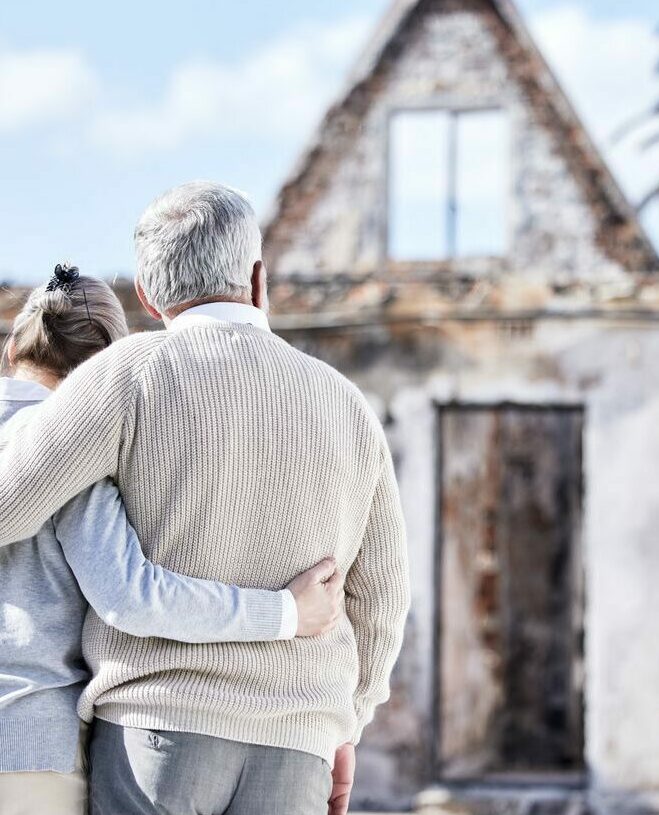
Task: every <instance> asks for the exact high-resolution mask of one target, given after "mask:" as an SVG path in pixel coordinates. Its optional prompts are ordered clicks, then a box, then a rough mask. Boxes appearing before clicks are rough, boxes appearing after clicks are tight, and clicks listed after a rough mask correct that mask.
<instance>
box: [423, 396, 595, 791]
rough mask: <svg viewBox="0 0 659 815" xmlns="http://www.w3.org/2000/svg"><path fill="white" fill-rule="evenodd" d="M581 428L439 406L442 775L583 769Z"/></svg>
mask: <svg viewBox="0 0 659 815" xmlns="http://www.w3.org/2000/svg"><path fill="white" fill-rule="evenodd" d="M583 422H584V415H583V411H582V410H581V409H580V408H567V407H562V406H559V407H535V406H528V407H527V406H513V405H501V406H496V407H481V406H465V405H454V406H453V405H452V406H446V407H442V408H440V409H439V418H438V423H439V428H438V431H439V446H438V447H439V460H438V468H439V479H438V483H439V496H438V509H439V513H438V515H439V528H438V538H439V541H438V544H439V545H438V554H437V582H436V586H437V597H436V608H437V620H436V631H437V637H436V643H437V649H436V655H437V663H436V664H437V676H436V686H437V694H436V698H437V706H436V708H437V709H436V728H435V745H434V748H435V754H436V756H437V760H438V769H439V772H440V773H441V775H442V776H443V777H445V778H449V779H450V778H453V779H460V778H478V777H484V776H487V775H493V774H494V775H497V774H500V773H504V774H507V773H526V772H532V773H545V772H546V773H555V772H560V771H568V770H572V771H574V770H579V769H580V768H581V767H582V766H583V688H582V685H583V680H582V676H583V579H582V567H581V553H580V537H581V535H580V531H581V515H582V434H583Z"/></svg>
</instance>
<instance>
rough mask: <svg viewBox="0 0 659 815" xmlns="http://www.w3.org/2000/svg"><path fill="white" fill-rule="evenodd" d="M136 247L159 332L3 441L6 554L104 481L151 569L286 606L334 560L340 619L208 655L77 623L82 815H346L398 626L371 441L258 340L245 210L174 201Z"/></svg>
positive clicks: (256, 263)
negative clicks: (256, 591) (88, 809)
mask: <svg viewBox="0 0 659 815" xmlns="http://www.w3.org/2000/svg"><path fill="white" fill-rule="evenodd" d="M135 239H136V247H137V266H138V272H137V280H136V285H137V291H138V295H139V297H140V300H141V302H142V304H143V305H144V307H145V309H146V310H147V311H148V312H149V314H151V315H152V316H153V317H155V318H157V319H162V320H163V321H164V323H165V326H166V329H167V330H165V331H155V332H149V333H143V334H137V335H133V336H132V337H129V338H127V339H126V340H122V341H120V342H118V343H116V344H115V345H114V346H112V347H110V348H109V349H107V350H106V351H104V352H103V353H101V354H99V355H97V356H96V357H94V358H93V359H92V360H90V361H89V362H88V363H86V364H85V365H83V366H81V368H79V369H78V370H77V371H76V372H74V373H73V374H72V375H71V376H70V377H69V378H68V379H67V380H66V381H65V383H64V384H63V385H62V386H61V388H60V389H59V391H58V392H57V394H56V395H55V396H53V397H52V398H51V399H49V400H47V402H46V403H45V404H44V406H43V408H42V409H41V411H40V413H39V414H38V416H36V417H35V419H34V421H33V422H32V423H31V424H30V426H29V427H28V428H26V429H25V430H21V431H20V432H19V433H17V434H16V437H15V438H14V439H13V440H12V442H11V444H10V445H9V446H8V448H7V450H6V452H5V454H4V455H3V456H2V458H1V460H0V543H2V542H6V541H11V540H18V539H20V538H25V537H27V536H29V535H32V534H33V533H34V532H36V531H37V530H38V529H39V527H40V526H41V524H42V523H43V522H44V521H45V520H46V519H47V518H48V517H50V515H52V514H53V513H54V512H55V511H56V510H57V509H58V508H59V507H60V506H62V505H63V504H64V503H65V502H66V501H67V500H69V499H70V498H71V497H73V496H74V495H76V494H77V493H79V492H80V491H81V490H83V489H85V488H86V487H88V486H89V485H91V484H93V483H94V482H96V481H98V480H99V479H101V478H103V477H106V476H111V477H113V478H114V479H115V480H116V482H117V484H118V485H119V488H120V490H121V493H122V495H123V498H124V501H125V503H126V506H127V509H128V514H129V516H130V518H131V521H132V522H133V524H134V526H135V528H136V530H137V532H138V534H139V537H140V540H141V541H142V543H143V546H144V549H145V552H146V553H147V555H148V556H149V557H150V558H152V559H153V560H155V561H156V562H158V563H160V564H162V565H164V566H166V567H168V568H170V569H172V570H176V571H180V572H183V573H185V574H190V575H193V576H197V577H204V578H213V579H216V580H221V581H224V582H228V583H235V584H238V585H241V586H246V587H258V588H267V589H281V588H282V587H283V586H285V585H287V584H288V583H289V582H290V581H291V578H293V577H294V576H295V575H296V574H298V573H299V572H301V571H303V570H304V569H307V568H308V567H310V566H313V565H314V564H315V563H316V562H317V561H319V560H320V559H322V558H323V557H325V556H326V555H328V554H331V555H333V556H334V557H335V559H336V561H337V564H338V567H339V569H341V570H342V571H343V572H344V573H345V574H346V582H345V595H346V599H345V614H344V615H342V617H341V619H340V621H339V623H338V624H337V626H336V627H335V628H334V629H333V630H331V631H329V632H327V633H326V634H323V635H322V636H319V637H315V638H308V639H303V638H297V639H294V640H279V641H274V642H265V643H228V644H227V643H224V644H211V645H190V644H183V643H176V642H171V641H166V640H160V639H151V640H140V639H136V638H133V637H131V636H129V635H127V634H123V633H120V632H118V631H116V630H114V629H112V628H109V627H108V626H106V625H105V624H104V623H103V622H102V621H101V620H100V619H98V618H97V617H96V616H95V615H91V616H90V618H89V619H88V622H87V624H86V626H85V632H84V649H85V656H86V658H87V661H88V662H89V664H90V666H91V668H92V670H93V673H94V676H93V680H92V681H91V683H90V684H89V686H88V688H87V690H86V692H85V694H84V695H83V700H82V707H83V712H85V711H87V713H88V714H89V713H90V712H91V711H92V709H93V710H94V712H95V715H96V717H97V721H96V725H95V730H94V735H93V739H92V744H91V761H92V780H91V783H92V787H91V796H92V811H93V812H94V813H96V815H121V814H122V813H131V814H132V815H137V814H138V813H140V814H141V813H144V815H146V813H156V812H168V813H172V815H179V813H180V815H183V813H190V812H208V813H230V815H246V814H247V813H254V815H257V813H258V815H262V813H264V812H267V813H269V815H312V814H313V813H324V812H326V811H327V802H328V800H329V801H330V812H332V813H343V812H345V811H346V810H347V803H348V797H349V789H350V785H351V782H352V768H353V750H354V745H355V744H356V743H357V742H358V741H359V738H360V735H361V732H362V729H363V728H364V726H365V725H366V724H367V723H368V721H369V720H370V719H371V718H372V716H373V711H374V709H375V707H376V705H377V704H379V703H380V702H382V701H384V700H385V699H386V698H387V695H388V683H389V674H390V672H391V669H392V666H393V663H394V661H395V659H396V656H397V654H398V651H399V648H400V645H401V640H402V634H403V626H404V620H405V615H406V612H407V608H408V596H409V592H408V575H407V555H406V544H405V533H404V525H403V518H402V513H401V507H400V501H399V497H398V491H397V487H396V481H395V477H394V470H393V466H392V460H391V456H390V453H389V450H388V448H387V444H386V440H385V436H384V432H383V430H382V427H381V426H380V424H379V422H378V420H377V418H376V417H375V415H374V414H373V412H372V411H371V410H370V408H369V406H368V404H367V402H366V400H365V399H364V397H363V396H362V395H361V394H360V392H359V391H358V390H357V388H356V387H355V386H354V385H352V384H351V383H350V382H349V381H347V380H346V379H345V378H344V377H343V376H341V375H340V374H339V373H338V372H337V371H335V370H333V369H332V368H330V367H329V366H327V365H325V364H324V363H322V362H320V361H319V360H317V359H314V358H313V357H310V356H307V355H306V354H303V353H302V352H300V351H298V350H296V349H294V348H292V347H291V346H290V345H288V344H287V343H286V342H285V341H284V340H282V339H281V338H279V337H277V336H276V335H274V334H273V333H271V331H270V328H269V325H268V320H267V316H266V315H267V311H268V301H267V293H266V273H265V268H264V265H263V262H262V259H261V234H260V231H259V228H258V224H257V221H256V218H255V215H254V212H253V210H252V208H251V206H250V205H249V203H248V202H247V201H246V200H245V198H244V197H243V196H242V195H241V194H239V193H237V192H235V191H234V190H231V189H228V188H226V187H222V186H220V185H216V184H211V183H193V184H186V185H184V186H182V187H179V188H176V189H173V190H171V191H169V192H167V193H165V194H164V195H163V196H161V197H160V198H159V199H157V200H156V201H155V202H154V203H153V204H152V205H151V206H150V207H149V208H148V209H147V210H146V212H145V213H144V214H143V216H142V218H141V220H140V222H139V224H138V226H137V229H136V233H135ZM184 541H185V542H189V541H195V544H194V546H192V545H190V544H188V543H186V544H185V545H184V543H183V542H184ZM332 767H334V774H333V776H332Z"/></svg>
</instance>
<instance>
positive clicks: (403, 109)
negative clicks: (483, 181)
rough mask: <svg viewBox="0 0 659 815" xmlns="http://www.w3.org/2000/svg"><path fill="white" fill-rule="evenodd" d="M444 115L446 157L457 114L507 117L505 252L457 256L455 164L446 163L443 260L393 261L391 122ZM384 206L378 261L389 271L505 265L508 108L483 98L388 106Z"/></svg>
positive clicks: (509, 190) (509, 200) (511, 175)
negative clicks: (400, 117) (420, 115)
mask: <svg viewBox="0 0 659 815" xmlns="http://www.w3.org/2000/svg"><path fill="white" fill-rule="evenodd" d="M423 112H429V113H447V114H448V115H449V117H450V120H449V121H450V125H449V133H450V141H449V156H450V155H453V156H454V155H455V150H456V141H457V140H456V138H455V136H456V132H457V119H458V117H459V116H460V115H461V114H469V113H487V112H497V113H502V114H503V115H504V116H506V118H507V123H508V136H509V137H508V148H507V150H508V156H507V165H508V179H507V182H506V186H505V189H504V197H505V207H506V212H505V215H504V242H505V246H506V249H505V251H504V252H503V253H502V254H500V255H480V254H469V255H457V254H456V248H457V246H456V244H457V232H456V223H457V199H456V193H457V190H456V180H457V172H456V171H457V167H456V164H455V161H453V162H452V163H451V162H449V167H448V176H449V178H450V185H451V186H450V189H449V195H448V196H447V208H446V215H445V217H446V230H447V248H448V250H449V251H447V254H446V255H445V256H443V257H437V258H431V259H422V260H419V259H411V258H404V259H403V258H393V257H392V256H391V254H390V246H391V243H390V241H391V195H392V188H391V187H392V175H393V173H392V172H391V160H392V144H391V132H392V127H391V126H392V122H393V120H394V118H395V117H396V116H397V115H399V114H401V113H423ZM384 128H385V137H384V185H383V194H384V205H383V223H382V252H381V256H382V261H383V262H384V263H385V264H386V266H387V267H389V268H394V269H396V268H415V269H428V268H434V269H436V268H437V267H440V268H444V267H447V268H453V267H454V266H455V265H456V264H460V265H463V266H469V265H470V264H474V263H475V264H476V265H479V264H480V263H481V262H482V261H491V262H494V263H497V264H499V265H501V266H502V267H503V266H504V265H505V262H506V260H507V259H508V258H509V256H510V253H511V248H512V237H513V230H512V225H511V212H512V204H513V191H514V179H515V177H516V168H515V163H514V156H515V151H514V149H513V144H514V137H515V128H514V120H513V116H512V111H511V109H510V106H509V105H507V104H506V103H504V102H502V101H500V100H495V99H487V100H481V101H478V102H464V101H459V100H453V99H449V100H446V99H443V100H437V101H433V100H429V101H424V102H420V103H418V104H414V103H410V102H407V101H406V102H403V103H401V104H395V105H392V106H390V107H389V108H388V109H387V111H386V113H385V117H384Z"/></svg>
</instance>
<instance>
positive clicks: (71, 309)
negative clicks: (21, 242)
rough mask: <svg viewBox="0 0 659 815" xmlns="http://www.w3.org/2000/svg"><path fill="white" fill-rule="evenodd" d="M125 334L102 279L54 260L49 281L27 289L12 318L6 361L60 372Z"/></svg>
mask: <svg viewBox="0 0 659 815" xmlns="http://www.w3.org/2000/svg"><path fill="white" fill-rule="evenodd" d="M127 335H128V325H127V323H126V317H125V315H124V311H123V308H122V307H121V303H120V302H119V300H118V298H117V296H116V295H115V293H114V292H113V291H112V289H111V288H110V287H109V286H108V284H107V283H104V282H103V281H102V280H98V279H97V278H94V277H88V276H86V275H79V274H78V270H77V269H75V268H69V267H67V266H59V265H58V266H57V267H56V269H55V274H54V275H53V278H52V279H51V281H50V282H49V283H48V284H47V285H45V286H40V287H39V288H37V289H34V290H33V291H32V292H31V294H30V296H29V297H28V299H27V302H26V303H25V305H24V306H23V309H22V310H21V312H20V313H19V314H18V316H17V317H16V319H15V321H14V326H13V328H12V332H11V335H10V338H9V339H10V341H11V343H12V345H13V353H12V363H13V365H14V366H17V365H21V364H22V365H28V366H31V367H34V368H37V369H39V370H43V371H48V372H50V373H52V374H54V375H55V376H57V377H59V378H63V377H65V376H66V375H67V374H68V373H70V372H71V371H72V370H73V369H74V368H76V367H77V366H78V365H80V364H81V363H82V362H85V360H87V359H89V358H90V357H92V356H93V355H94V354H96V353H97V352H98V351H101V350H103V349H104V348H107V347H108V346H109V345H110V344H111V343H113V342H114V341H115V340H118V339H121V338H122V337H125V336H127Z"/></svg>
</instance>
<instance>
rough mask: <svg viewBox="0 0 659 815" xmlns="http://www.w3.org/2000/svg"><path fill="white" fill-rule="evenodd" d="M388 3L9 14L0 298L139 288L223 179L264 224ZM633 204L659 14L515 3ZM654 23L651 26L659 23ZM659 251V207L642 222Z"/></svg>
mask: <svg viewBox="0 0 659 815" xmlns="http://www.w3.org/2000/svg"><path fill="white" fill-rule="evenodd" d="M387 5H388V0H332V2H331V3H330V2H320V0H312V1H311V2H310V0H279V2H272V1H271V0H241V1H240V2H235V0H187V1H186V2H185V3H181V2H171V1H170V0H139V2H135V0H130V2H129V1H128V0H113V3H111V4H93V3H89V2H83V0H60V2H58V3H52V2H47V0H21V2H12V3H9V2H6V3H2V4H0V184H1V190H0V280H4V281H13V282H20V283H38V282H41V281H43V280H45V279H47V278H48V276H49V275H50V272H51V270H52V267H53V265H54V264H55V263H56V262H57V261H60V260H69V261H71V262H75V263H76V264H77V265H78V266H80V267H81V269H83V270H84V271H85V272H86V273H89V274H98V275H101V276H103V277H113V276H114V275H115V274H117V273H119V274H123V275H128V276H130V275H132V273H133V268H134V261H133V249H132V231H133V227H134V224H135V222H136V220H137V218H138V216H139V214H140V212H141V211H142V209H143V208H144V207H145V206H146V204H147V203H148V202H149V201H150V200H151V199H152V198H153V197H155V196H156V195H157V194H158V193H160V192H162V191H164V190H165V189H167V188H169V187H171V186H174V185H176V184H179V183H182V182H184V181H189V180H191V179H195V178H211V179H215V180H219V181H222V182H224V183H227V184H230V185H232V186H235V187H238V188H239V189H242V190H245V191H247V192H248V193H249V195H250V197H251V198H252V200H253V202H254V204H255V206H256V209H257V212H258V213H259V215H260V216H261V217H265V216H267V213H268V211H269V209H270V207H271V206H272V202H273V200H274V197H275V195H276V192H277V189H278V186H279V184H280V183H281V182H282V180H283V179H284V178H285V177H286V176H287V175H288V173H289V172H290V170H291V168H292V166H293V165H294V163H295V160H296V158H297V156H298V155H299V153H300V151H301V150H302V149H303V148H304V146H305V145H306V144H307V143H308V141H309V139H310V138H311V136H312V134H313V132H314V129H315V127H316V126H317V124H318V122H319V120H320V118H321V116H322V115H323V113H324V111H325V109H326V107H327V106H328V104H329V103H330V102H332V101H333V100H334V99H335V98H336V96H337V94H338V93H339V92H340V91H341V90H342V89H343V87H344V83H345V79H346V75H347V73H348V71H349V69H350V67H351V66H352V64H353V62H354V60H355V58H356V56H357V55H358V54H359V52H360V49H361V48H362V47H363V45H364V43H365V41H366V40H367V38H368V36H369V32H370V30H371V29H372V28H373V26H374V25H375V24H376V22H377V20H378V17H379V16H380V15H381V14H382V13H383V11H384V10H385V8H386V7H387ZM518 6H519V7H520V9H521V11H522V13H523V14H524V16H525V18H526V21H527V24H528V25H529V27H530V29H531V31H532V33H533V35H534V36H535V38H536V40H537V42H538V43H539V45H540V47H541V49H542V50H543V52H544V53H545V56H546V57H547V59H548V60H549V62H550V64H551V65H552V67H553V68H554V71H555V72H556V73H557V75H558V77H559V79H560V81H561V83H562V84H563V87H564V89H565V90H566V92H567V93H568V95H569V96H570V97H571V99H572V101H573V102H574V104H575V106H576V108H577V110H578V112H579V113H580V114H581V116H582V117H583V119H584V121H585V123H586V125H587V127H588V129H589V131H590V132H591V135H592V136H593V137H594V139H595V141H596V143H597V144H598V145H599V146H600V148H601V149H602V151H603V153H604V155H605V157H606V158H607V160H608V162H609V164H610V166H611V168H612V170H613V171H614V174H615V175H616V177H617V178H618V180H619V182H620V184H621V185H622V187H623V189H624V190H625V192H626V194H627V195H628V197H629V198H630V200H631V201H632V202H637V201H639V200H640V199H641V198H642V197H643V195H644V194H645V193H646V191H647V190H648V188H649V185H650V183H651V181H652V180H653V179H654V180H655V181H657V180H659V146H658V147H656V148H655V149H654V150H646V151H643V150H641V149H640V143H641V142H642V140H643V138H644V137H646V136H647V135H648V133H649V132H650V131H649V128H650V127H651V125H646V126H644V127H641V128H640V129H639V130H638V131H637V132H636V134H634V135H633V136H631V137H628V138H626V139H623V140H622V141H620V140H617V141H616V140H615V138H614V135H615V133H616V131H617V129H618V128H619V126H620V125H621V124H623V123H624V122H625V121H627V120H628V119H629V118H630V116H634V115H636V114H639V113H641V112H643V111H645V110H647V109H648V108H649V107H650V106H651V105H652V104H653V103H654V102H656V101H657V100H659V82H658V81H657V79H656V77H655V75H654V73H653V69H654V67H655V65H656V63H657V62H658V61H659V37H658V36H657V35H656V33H655V32H656V31H657V28H658V26H659V11H657V8H656V5H655V2H654V0H625V2H624V3H622V2H620V0H518ZM653 6H654V9H653ZM645 223H646V227H647V228H648V230H649V231H650V233H651V235H652V237H653V239H654V240H655V243H656V245H657V246H658V247H659V205H657V206H655V207H653V208H652V210H651V211H649V212H648V213H647V215H646V217H645Z"/></svg>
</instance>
